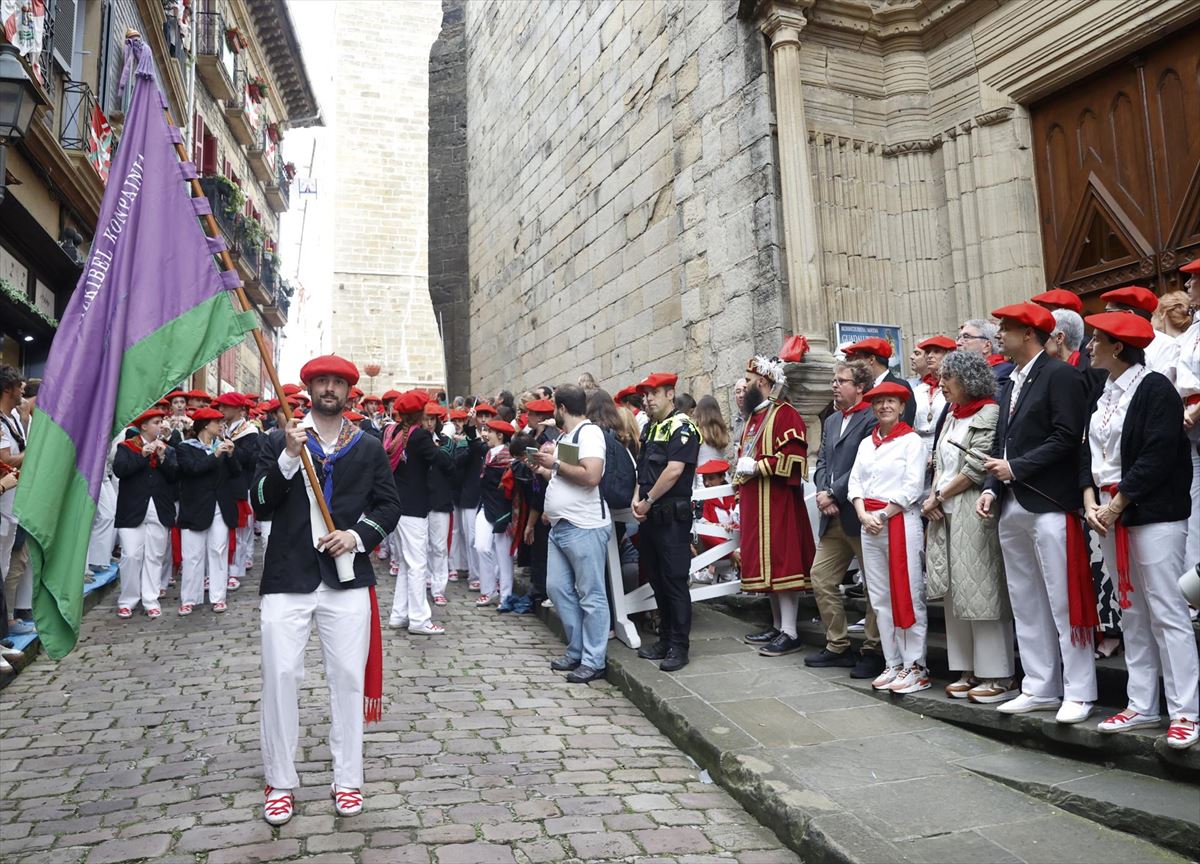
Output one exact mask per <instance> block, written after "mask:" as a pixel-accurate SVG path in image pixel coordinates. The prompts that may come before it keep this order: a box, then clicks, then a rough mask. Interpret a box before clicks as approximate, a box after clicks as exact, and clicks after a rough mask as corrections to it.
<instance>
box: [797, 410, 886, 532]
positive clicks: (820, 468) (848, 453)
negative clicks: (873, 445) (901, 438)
mask: <svg viewBox="0 0 1200 864" xmlns="http://www.w3.org/2000/svg"><path fill="white" fill-rule="evenodd" d="M843 422H844V421H843V419H842V412H841V411H838V410H836V409H835V410H834V412H833V413H832V414H830V415H829V417H828V419H826V421H825V423H824V424H823V425H822V426H821V452H820V453H818V454H817V469H816V471H815V472H814V474H813V483H814V484H816V487H817V491H818V492H828V493H830V494H831V495H832V496H833V498H834V500H835V501H837V505H838V518H839V519H841V522H842V530H843V531H844V532H845V533H846V536H847V537H858V536H859V532H860V531H861V530H862V523H861V522H859V521H858V514H857V513H855V512H854V505H853V504H851V503H850V501H849V500H848V496H849V491H850V469H851V468H853V467H854V459H855V457H856V456H858V445H859V444H861V443H862V440H863V439H864V438H866V437H867V436H868V435H870V434H871V431H872V430H873V429H874V428H875V427H876V426H878V425H879V421H878V420H877V419H876V418H875V412H874V411H872V410H871V409H870V408H867V409H865V410H863V411H856V412H855V413H853V414H851V415H850V418H849V421H848V422H849V428H847V429H846V434H845V435H842V434H841V431H842V423H843ZM828 528H829V517H828V516H825V515H824V514H822V515H821V528H820V536H824V534H825V531H826V530H827V529H828Z"/></svg>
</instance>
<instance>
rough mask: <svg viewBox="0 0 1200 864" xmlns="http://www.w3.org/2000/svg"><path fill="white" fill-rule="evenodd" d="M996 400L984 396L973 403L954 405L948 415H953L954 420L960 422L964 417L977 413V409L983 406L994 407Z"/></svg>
mask: <svg viewBox="0 0 1200 864" xmlns="http://www.w3.org/2000/svg"><path fill="white" fill-rule="evenodd" d="M995 404H996V400H995V399H993V398H992V397H991V396H984V397H983V398H982V399H976V400H975V401H974V402H964V403H963V404H962V405H955V406H954V407H952V408H951V409H950V413H951V414H953V415H954V419H956V420H961V419H963V418H964V417H970V416H972V415H974V414H978V413H979V409H980V408H982V407H983V406H984V405H995Z"/></svg>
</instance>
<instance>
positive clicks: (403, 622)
mask: <svg viewBox="0 0 1200 864" xmlns="http://www.w3.org/2000/svg"><path fill="white" fill-rule="evenodd" d="M388 626H389V627H391V628H392V629H393V630H407V629H408V619H407V618H388Z"/></svg>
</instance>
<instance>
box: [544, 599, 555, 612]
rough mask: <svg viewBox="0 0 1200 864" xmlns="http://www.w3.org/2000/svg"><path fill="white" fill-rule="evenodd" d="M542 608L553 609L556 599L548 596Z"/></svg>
mask: <svg viewBox="0 0 1200 864" xmlns="http://www.w3.org/2000/svg"><path fill="white" fill-rule="evenodd" d="M542 608H543V609H553V608H554V601H553V600H551V599H550V598H549V597H547V598H546V599H545V600H543V601H542Z"/></svg>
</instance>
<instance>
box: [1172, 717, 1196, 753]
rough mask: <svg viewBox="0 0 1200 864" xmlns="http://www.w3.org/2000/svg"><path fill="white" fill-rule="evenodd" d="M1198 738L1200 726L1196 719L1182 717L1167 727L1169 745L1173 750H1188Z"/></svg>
mask: <svg viewBox="0 0 1200 864" xmlns="http://www.w3.org/2000/svg"><path fill="white" fill-rule="evenodd" d="M1197 738H1200V726H1197V725H1196V721H1195V720H1185V719H1184V718H1182V717H1180V718H1179V719H1178V720H1172V721H1171V725H1170V726H1168V727H1167V746H1168V747H1170V748H1172V749H1173V750H1186V749H1187V748H1188V747H1191V746H1192V745H1193V744H1195V743H1196V739H1197Z"/></svg>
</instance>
